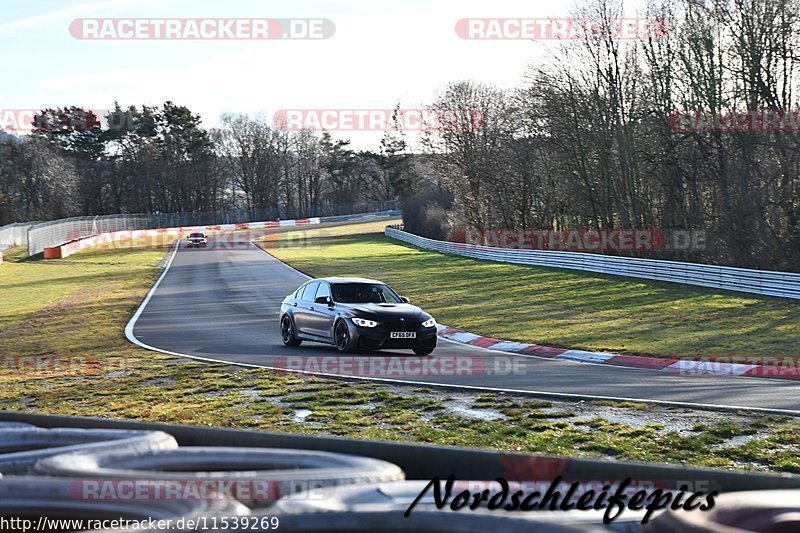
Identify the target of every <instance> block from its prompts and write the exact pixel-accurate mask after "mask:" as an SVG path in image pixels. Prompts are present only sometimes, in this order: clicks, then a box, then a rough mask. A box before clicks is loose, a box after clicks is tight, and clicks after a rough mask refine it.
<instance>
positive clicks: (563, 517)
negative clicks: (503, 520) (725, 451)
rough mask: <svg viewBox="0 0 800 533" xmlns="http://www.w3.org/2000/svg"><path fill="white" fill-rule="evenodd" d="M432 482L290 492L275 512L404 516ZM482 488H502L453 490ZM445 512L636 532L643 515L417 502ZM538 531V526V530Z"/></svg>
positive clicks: (464, 483)
mask: <svg viewBox="0 0 800 533" xmlns="http://www.w3.org/2000/svg"><path fill="white" fill-rule="evenodd" d="M427 485H428V482H427V481H396V482H392V483H381V484H373V485H354V486H348V487H340V488H338V489H337V490H336V493H335V494H333V495H331V496H330V497H328V498H325V499H313V498H308V497H305V496H303V497H294V496H293V495H287V496H284V497H283V498H281V499H280V500H278V501H277V502H275V505H274V506H273V507H272V508H271V512H274V513H278V514H281V515H282V514H288V515H306V514H319V513H326V512H327V513H351V514H352V513H365V512H371V511H376V510H385V511H388V510H392V511H394V512H395V514H396V515H401V514H403V513H404V512H405V510H406V509H408V507H409V505H411V504H412V502H414V500H415V499H416V498H417V497H418V496H419V495H420V494H421V493H422V492H423V490H424V489H425V487H426V486H427ZM468 487H478V488H479V490H482V489H489V490H490V491H493V493H496V491H498V490H499V489H500V485H499V484H498V483H497V482H494V481H491V482H484V481H459V482H458V485H457V488H455V489H454V491H453V493H454V494H455V493H457V492H458V491H460V490H462V488H468ZM573 496H574V498H576V499H577V498H578V497H579V496H580V493H575V494H574V495H573ZM420 511H424V512H427V513H435V512H438V513H442V514H445V515H449V516H451V517H452V518H453V519H454V520H461V521H465V520H468V519H469V517H471V516H476V515H487V516H495V517H497V516H498V515H501V516H506V515H507V516H509V517H511V518H515V519H520V520H528V521H529V522H528V523H529V527H530V524H531V522H532V523H533V524H536V527H537V528H538V527H539V525H540V524H552V523H558V524H567V525H570V526H573V527H580V528H598V529H603V528H604V527H605V528H608V529H605V531H608V530H609V529H610V530H612V531H616V532H618V533H628V532H630V533H633V532H638V531H641V528H642V523H641V522H642V516H643V515H644V513H643V512H641V511H637V512H634V511H626V512H625V513H623V514H622V516H620V517H619V518H617V519H615V520H614V522H613V523H612V524H611V525H610V526H604V525H603V515H604V513H605V512H604V511H602V510H600V511H575V510H573V511H562V512H558V513H551V512H548V511H511V512H508V511H504V510H502V509H500V510H496V511H490V510H488V509H487V508H486V507H483V506H482V507H478V508H477V509H476V510H474V511H471V510H469V509H464V510H461V511H452V510H450V509H449V508H448V507H447V506H445V507H444V508H442V509H438V508H437V507H436V504H435V500H434V497H433V494H432V492H428V493H427V494H426V496H425V497H424V498H422V499H420V501H419V502H418V503H417V505H416V506H415V507H414V511H413V512H412V513H411V515H412V516H413V515H414V514H416V513H417V512H420ZM463 515H466V516H467V518H461V519H459V518H458V517H459V516H463ZM537 531H538V529H537Z"/></svg>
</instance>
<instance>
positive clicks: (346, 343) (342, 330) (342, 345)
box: [333, 320, 350, 352]
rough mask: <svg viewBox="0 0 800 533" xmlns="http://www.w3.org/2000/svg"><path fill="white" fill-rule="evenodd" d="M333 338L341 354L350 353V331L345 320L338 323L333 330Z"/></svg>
mask: <svg viewBox="0 0 800 533" xmlns="http://www.w3.org/2000/svg"><path fill="white" fill-rule="evenodd" d="M333 338H334V340H335V341H336V348H337V349H338V350H339V351H340V352H349V351H350V330H348V329H347V324H345V323H344V320H340V321H339V322H337V323H336V327H335V328H334V330H333Z"/></svg>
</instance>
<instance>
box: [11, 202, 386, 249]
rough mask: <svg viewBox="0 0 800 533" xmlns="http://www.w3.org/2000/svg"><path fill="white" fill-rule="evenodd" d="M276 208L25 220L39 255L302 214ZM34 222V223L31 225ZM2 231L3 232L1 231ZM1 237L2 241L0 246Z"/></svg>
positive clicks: (342, 208)
mask: <svg viewBox="0 0 800 533" xmlns="http://www.w3.org/2000/svg"><path fill="white" fill-rule="evenodd" d="M397 204H398V202H397V201H385V202H362V203H352V204H344V205H331V206H320V207H314V208H310V209H309V211H310V212H312V213H313V214H312V215H309V216H313V217H324V219H328V218H333V219H335V218H337V217H339V216H341V218H342V219H345V217H347V216H351V215H352V214H362V213H364V214H368V213H372V212H377V211H381V212H385V211H388V210H392V209H396V208H397ZM276 213H277V212H276V211H275V210H269V209H267V210H255V211H241V212H234V213H224V212H219V213H159V214H124V215H104V216H92V217H73V218H65V219H60V220H52V221H49V222H42V223H30V222H28V223H26V224H25V226H26V230H25V232H26V237H25V240H23V241H22V242H20V243H17V244H23V243H25V242H27V244H28V255H36V254H38V253H41V252H42V251H44V249H45V248H47V247H51V246H58V245H60V244H64V243H65V242H69V241H74V240H78V239H83V238H85V237H89V236H91V235H99V234H101V233H113V232H116V231H131V230H142V229H158V228H176V227H191V226H212V225H220V224H240V223H246V222H254V221H265V220H275V219H277V218H303V217H301V216H288V217H286V216H282V217H279V215H278V214H276ZM31 224H33V225H31ZM0 235H2V234H0ZM1 247H2V241H0V248H1Z"/></svg>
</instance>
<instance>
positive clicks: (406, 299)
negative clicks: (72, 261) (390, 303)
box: [400, 296, 410, 304]
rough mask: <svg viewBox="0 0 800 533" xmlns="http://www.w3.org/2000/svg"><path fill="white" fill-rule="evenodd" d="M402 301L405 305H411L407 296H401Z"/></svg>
mask: <svg viewBox="0 0 800 533" xmlns="http://www.w3.org/2000/svg"><path fill="white" fill-rule="evenodd" d="M400 299H401V300H403V303H404V304H407V303H410V300H409V299H408V298H406V297H405V296H401V297H400Z"/></svg>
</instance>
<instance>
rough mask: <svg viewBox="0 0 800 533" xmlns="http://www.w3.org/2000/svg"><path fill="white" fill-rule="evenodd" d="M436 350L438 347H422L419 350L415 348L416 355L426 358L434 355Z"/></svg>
mask: <svg viewBox="0 0 800 533" xmlns="http://www.w3.org/2000/svg"><path fill="white" fill-rule="evenodd" d="M435 349H436V346H420V347H419V348H414V353H415V354H417V355H420V356H423V357H424V356H426V355H430V354H431V353H433V351H434V350H435Z"/></svg>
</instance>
